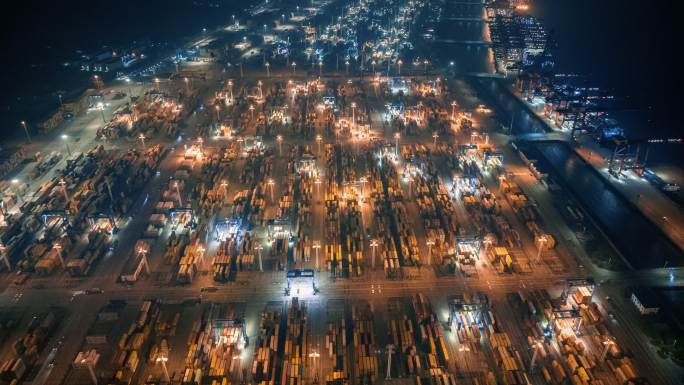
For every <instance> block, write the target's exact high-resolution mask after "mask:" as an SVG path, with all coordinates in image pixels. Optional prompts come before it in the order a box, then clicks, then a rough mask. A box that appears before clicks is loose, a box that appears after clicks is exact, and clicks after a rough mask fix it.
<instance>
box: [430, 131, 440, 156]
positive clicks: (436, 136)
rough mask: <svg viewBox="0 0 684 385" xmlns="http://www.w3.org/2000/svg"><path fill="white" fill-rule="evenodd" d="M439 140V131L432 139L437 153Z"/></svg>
mask: <svg viewBox="0 0 684 385" xmlns="http://www.w3.org/2000/svg"><path fill="white" fill-rule="evenodd" d="M437 138H439V134H438V133H437V131H435V132H433V133H432V139H434V141H433V147H434V148H435V151H437Z"/></svg>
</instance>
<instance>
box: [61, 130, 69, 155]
mask: <svg viewBox="0 0 684 385" xmlns="http://www.w3.org/2000/svg"><path fill="white" fill-rule="evenodd" d="M61 138H62V140H63V141H64V145H65V146H66V150H67V154H68V155H69V156H71V149H70V148H69V141H68V139H69V136H68V135H62V136H61Z"/></svg>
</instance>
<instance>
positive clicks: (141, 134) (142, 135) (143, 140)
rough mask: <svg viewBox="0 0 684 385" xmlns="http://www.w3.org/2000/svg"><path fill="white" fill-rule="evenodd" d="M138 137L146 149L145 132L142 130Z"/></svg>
mask: <svg viewBox="0 0 684 385" xmlns="http://www.w3.org/2000/svg"><path fill="white" fill-rule="evenodd" d="M138 139H140V144H141V145H142V149H143V150H144V149H145V134H143V133H142V132H141V133H140V135H138Z"/></svg>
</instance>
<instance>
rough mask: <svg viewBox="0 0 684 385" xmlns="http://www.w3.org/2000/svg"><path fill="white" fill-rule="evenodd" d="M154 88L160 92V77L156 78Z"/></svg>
mask: <svg viewBox="0 0 684 385" xmlns="http://www.w3.org/2000/svg"><path fill="white" fill-rule="evenodd" d="M154 88H155V90H156V91H157V92H159V78H154Z"/></svg>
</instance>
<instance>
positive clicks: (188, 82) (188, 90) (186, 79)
mask: <svg viewBox="0 0 684 385" xmlns="http://www.w3.org/2000/svg"><path fill="white" fill-rule="evenodd" d="M183 82H184V83H185V91H186V92H187V93H190V79H188V78H183Z"/></svg>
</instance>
